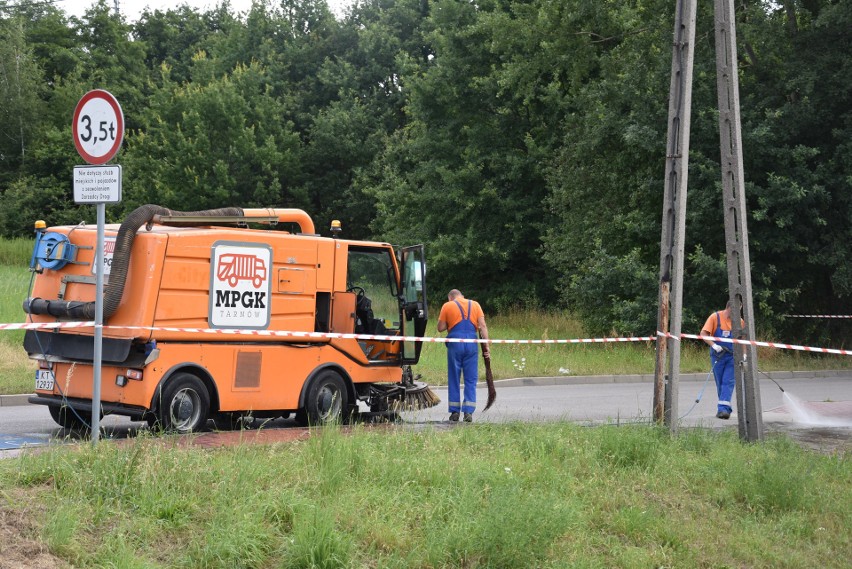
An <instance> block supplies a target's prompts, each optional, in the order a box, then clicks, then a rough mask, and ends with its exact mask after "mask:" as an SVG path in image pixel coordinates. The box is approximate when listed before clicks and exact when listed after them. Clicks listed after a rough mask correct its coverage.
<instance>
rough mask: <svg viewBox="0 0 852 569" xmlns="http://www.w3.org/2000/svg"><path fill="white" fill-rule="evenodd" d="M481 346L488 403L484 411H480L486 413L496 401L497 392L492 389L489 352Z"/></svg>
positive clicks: (492, 381)
mask: <svg viewBox="0 0 852 569" xmlns="http://www.w3.org/2000/svg"><path fill="white" fill-rule="evenodd" d="M481 346H482V359H483V360H484V361H485V383H487V384H488V402H487V403H486V404H485V409H483V410H482V411H483V412H484V411H488V408H489V407H491V406H492V405H494V402H495V401H496V400H497V390H496V389H495V388H494V374H493V373H491V352H489V351H487V350H486V345H485V344H481Z"/></svg>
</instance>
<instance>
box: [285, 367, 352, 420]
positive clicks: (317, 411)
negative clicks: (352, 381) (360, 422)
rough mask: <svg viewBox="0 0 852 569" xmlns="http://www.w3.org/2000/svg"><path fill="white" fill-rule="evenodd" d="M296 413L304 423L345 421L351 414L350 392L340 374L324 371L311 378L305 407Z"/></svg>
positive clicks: (297, 418) (297, 417) (298, 418)
mask: <svg viewBox="0 0 852 569" xmlns="http://www.w3.org/2000/svg"><path fill="white" fill-rule="evenodd" d="M299 411H300V412H299V413H297V414H296V420H297V421H299V422H300V423H302V424H305V423H307V424H310V425H328V424H329V423H344V422H346V420H347V419H348V414H349V393H348V392H347V390H346V383H344V381H343V378H342V377H340V374H339V373H337V372H334V371H331V370H326V371H322V372H320V373H319V375H317V376H316V377H314V378H313V379H312V380H311V384H310V385H309V386H308V390H307V392H306V393H305V407H304V409H300V410H299Z"/></svg>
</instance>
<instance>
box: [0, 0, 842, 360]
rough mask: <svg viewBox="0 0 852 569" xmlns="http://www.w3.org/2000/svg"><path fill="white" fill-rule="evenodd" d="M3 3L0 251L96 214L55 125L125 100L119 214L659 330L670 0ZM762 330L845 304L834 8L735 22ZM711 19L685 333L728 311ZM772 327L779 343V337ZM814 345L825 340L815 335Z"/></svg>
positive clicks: (438, 286)
mask: <svg viewBox="0 0 852 569" xmlns="http://www.w3.org/2000/svg"><path fill="white" fill-rule="evenodd" d="M15 4H16V6H15V7H14V8H11V7H10V8H0V122H2V124H0V129H2V133H0V234H2V235H5V236H18V235H22V234H24V233H26V232H28V231H29V230H30V227H31V224H32V221H33V220H35V219H45V220H46V221H47V222H48V223H49V224H58V223H77V222H79V221H80V220H82V219H87V218H89V219H90V218H91V217H93V213H92V211H90V210H91V208H88V207H80V206H77V205H76V204H74V203H73V199H72V192H71V188H70V178H71V176H70V173H71V169H72V167H73V166H74V165H75V164H76V163H79V162H80V159H79V157H77V156H76V152H75V150H74V147H73V145H72V144H71V142H70V141H71V135H70V130H71V125H70V122H71V115H72V111H73V108H74V105H75V104H76V102H77V101H78V100H79V99H80V97H81V96H82V95H83V94H84V93H85V92H86V91H88V90H90V89H92V88H104V89H107V90H109V91H111V92H112V93H113V94H115V95H116V97H117V98H118V99H119V101H120V102H121V104H122V107H123V110H124V114H125V118H126V123H127V132H126V138H125V144H124V147H123V149H122V152H121V153H120V155H119V157H118V159H117V161H118V163H120V164H122V165H123V167H124V184H123V201H122V203H121V204H118V205H115V206H111V207H110V208H109V211H108V215H109V217H110V218H111V220H114V221H117V220H120V219H121V218H123V216H124V215H125V214H126V213H127V212H128V211H130V210H132V209H133V208H135V207H137V206H139V205H142V204H144V203H158V204H160V205H163V206H166V207H170V208H174V209H183V210H188V209H204V208H211V207H224V206H242V207H257V206H277V207H299V208H303V209H305V210H307V211H308V212H309V213H310V214H311V215H312V216H313V217H314V219H315V220H316V223H317V226H318V228H319V229H320V230H323V229H324V227H327V224H328V223H329V222H330V221H331V219H334V218H336V219H341V220H342V221H343V227H344V231H345V235H346V236H348V237H354V238H376V239H381V240H388V241H392V242H394V243H401V244H404V243H411V242H417V241H420V242H424V243H426V244H427V247H428V251H427V252H428V256H429V261H430V286H431V290H432V292H433V294H434V295H435V298H439V297H440V296H441V295H442V294H443V291H445V290H447V289H448V288H450V287H453V286H455V287H458V288H461V289H462V290H463V291H465V292H466V293H468V294H469V295H470V296H474V297H477V298H479V299H480V300H482V301H483V302H484V304H485V305H486V308H487V309H488V310H494V309H503V308H507V307H511V306H514V305H525V306H531V307H542V306H544V307H550V306H553V305H555V304H556V303H560V304H561V305H563V306H565V307H567V308H568V309H569V310H571V311H573V312H575V313H577V314H580V315H582V316H583V317H584V323H585V325H586V327H587V328H588V329H589V331H590V332H592V333H609V332H612V331H617V332H619V333H637V334H647V333H649V332H650V331H652V330H653V329H654V326H655V322H656V294H657V282H658V275H657V271H658V266H659V239H660V233H661V232H660V218H661V211H662V203H661V201H662V193H663V171H664V160H665V139H666V132H665V130H666V123H667V121H666V116H667V109H668V88H669V81H670V72H671V71H670V70H671V42H672V31H673V20H674V3H673V2H671V1H670V0H665V1H664V0H641V1H631V2H600V1H592V0H562V1H552V0H480V1H477V2H470V1H466V0H465V1H460V0H358V1H357V2H355V4H354V5H353V6H352V7H351V8H350V9H349V10H348V11H347V14H346V15H345V16H344V17H343V18H341V19H340V20H338V19H336V18H335V17H334V16H333V14H332V13H331V12H330V11H329V9H328V6H327V4H326V3H325V1H324V0H283V1H281V2H264V1H258V2H256V3H255V4H254V6H253V8H252V9H251V11H250V12H249V13H247V14H232V13H231V12H230V10H229V7H228V5H227V4H226V3H225V4H222V5H221V6H219V7H217V8H215V9H211V10H209V11H206V12H199V11H194V10H193V9H190V8H188V7H186V6H183V7H178V8H175V9H174V10H169V11H166V12H162V11H154V12H146V13H144V14H143V16H142V18H141V19H140V20H139V21H137V22H127V21H125V20H123V19H122V18H120V17H117V16H115V15H114V14H113V12H112V11H111V3H106V2H104V1H103V0H101V2H100V3H99V4H95V5H93V6H92V8H91V9H90V10H89V11H88V12H87V13H86V15H85V16H84V17H83V18H82V19H79V20H78V19H76V18H71V19H69V18H67V17H66V16H65V15H64V14H63V13H62V12H61V11H60V10H59V9H58V8H57V7H56V6H55V5H53V4H50V3H44V2H28V1H27V0H21V1H20V2H16V3H15ZM736 14H737V33H738V53H739V65H740V94H741V99H742V123H743V147H744V159H745V173H746V183H747V186H746V192H747V199H748V210H749V217H748V224H749V232H750V236H749V237H750V245H751V260H752V265H753V266H752V275H753V280H754V287H755V302H756V314H757V315H758V318H759V319H760V322H758V328H760V329H762V330H764V331H766V333H767V334H775V335H781V336H785V337H786V338H788V339H789V340H802V341H804V340H806V339H809V340H819V339H825V338H826V337H832V344H833V345H836V344H837V343H838V341H840V342H842V341H843V338H842V337H839V336H845V335H846V334H845V332H844V330H843V329H841V328H838V327H835V328H829V327H826V326H821V327H817V326H816V325H814V328H813V329H812V330H803V329H802V325H803V321H802V320H798V321H795V322H794V324H795V326H796V328H797V330H798V332H797V334H796V335H795V336H794V337H791V336H790V334H792V329H791V328H790V321H789V320H786V321H785V320H784V319H782V318H781V316H782V315H783V314H789V313H811V314H812V313H831V314H839V313H846V312H848V311H849V310H850V309H852V269H850V268H849V265H848V263H846V262H845V261H846V259H848V258H849V256H850V253H852V251H850V249H852V187H850V186H852V181H851V180H852V177H851V176H850V172H852V142H850V141H852V104H850V103H852V102H851V101H850V97H852V68H850V67H852V60H850V58H849V57H848V54H849V53H850V52H852V34H850V33H849V30H850V27H852V1H850V0H807V1H805V0H786V1H785V2H778V3H776V2H766V1H761V0H745V1H742V2H738V3H737V12H736ZM713 21H714V19H713V13H712V3H706V2H704V3H700V6H699V14H698V33H697V41H696V63H695V85H694V90H693V114H692V116H693V124H692V129H691V132H692V142H691V153H690V172H689V181H690V195H689V206H688V220H687V242H686V252H687V264H686V282H685V287H684V288H685V303H684V330H685V331H694V330H696V329H697V328H698V327H699V326H700V324H701V322H702V320H703V318H704V317H705V316H706V314H708V313H709V312H710V311H711V310H713V309H715V308H717V307H719V306H720V305H722V304H723V302H724V300H725V298H726V297H727V292H726V288H727V281H726V273H725V268H724V226H723V214H722V203H721V195H722V192H721V183H720V178H721V174H720V166H719V142H718V134H717V132H718V127H717V122H718V121H717V113H716V81H715V57H714V46H713V43H714V33H713ZM785 326H786V327H785ZM820 336H822V338H820Z"/></svg>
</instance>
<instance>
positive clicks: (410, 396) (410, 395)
mask: <svg viewBox="0 0 852 569" xmlns="http://www.w3.org/2000/svg"><path fill="white" fill-rule="evenodd" d="M420 377H421V376H420V375H419V374H418V375H417V376H415V375H414V373H413V372H412V371H411V366H405V367H403V368H402V384H401V386H402V388H403V389H404V390H405V393H404V394H403V396H402V397H400V398H398V399H395V400H394V401H392V402H391V405H390V406H391V408H392V409H393V410H394V411H418V410H420V409H428V408H430V407H434V406H435V405H437V404H438V403H440V402H441V398H440V397H438V395H437V394H436V393H435V392H434V391H432V390H431V389H430V388H429V386H428V385H427V384H426V383H424V382H422V381H417V380H418V379H420Z"/></svg>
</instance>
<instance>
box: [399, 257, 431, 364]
mask: <svg viewBox="0 0 852 569" xmlns="http://www.w3.org/2000/svg"><path fill="white" fill-rule="evenodd" d="M400 264H401V267H402V268H401V273H402V275H401V277H402V283H401V285H402V286H401V287H400V296H399V305H400V321H401V322H402V335H403V336H409V337H410V336H415V337H421V338H422V337H423V335H424V334H425V333H426V322H427V321H428V318H429V310H428V306H427V305H426V257H425V255H424V252H423V245H413V246H411V247H403V248H402V249H400ZM422 347H423V342H417V341H405V342H403V344H402V363H403V364H416V363H417V362H418V360H419V359H420V350H421V348H422Z"/></svg>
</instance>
